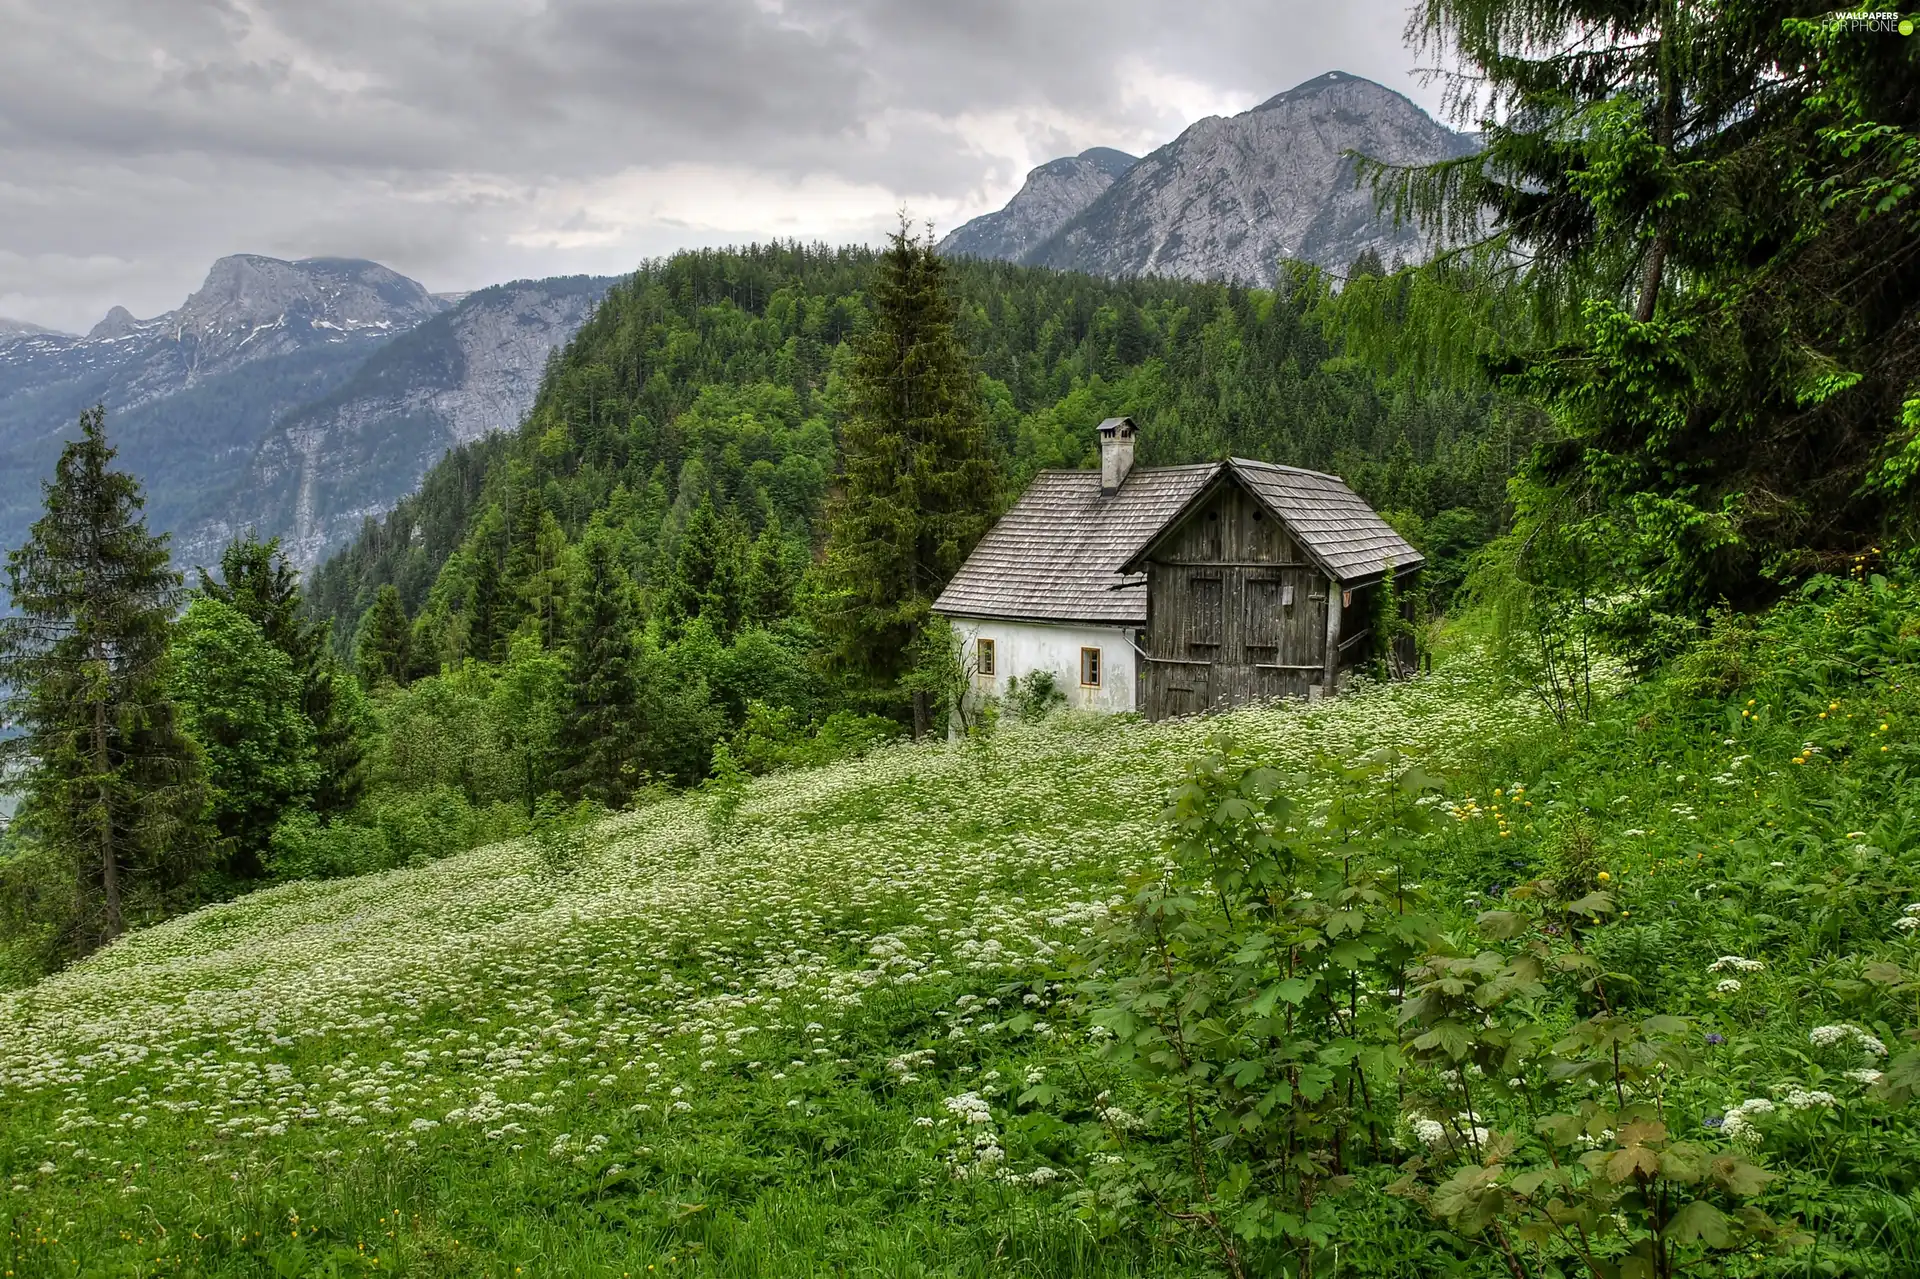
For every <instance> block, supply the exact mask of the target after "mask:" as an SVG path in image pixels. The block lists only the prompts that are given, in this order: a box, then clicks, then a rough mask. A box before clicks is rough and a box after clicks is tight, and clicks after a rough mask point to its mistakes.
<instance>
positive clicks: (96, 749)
mask: <svg viewBox="0 0 1920 1279" xmlns="http://www.w3.org/2000/svg"><path fill="white" fill-rule="evenodd" d="M108 772H109V769H108V759H107V703H106V701H105V700H104V699H102V698H98V697H96V698H95V700H94V703H93V780H94V786H95V788H96V790H97V792H98V794H99V799H100V885H101V887H102V889H103V890H104V891H105V892H106V897H107V919H106V927H105V930H104V931H105V933H106V940H107V941H112V940H113V939H114V938H115V937H118V936H119V935H120V930H121V928H122V926H123V925H122V920H121V915H120V867H119V865H118V864H117V861H116V859H115V857H114V854H113V806H112V804H111V803H110V802H109V798H108V797H109V794H110V788H109V786H108V785H107V776H108Z"/></svg>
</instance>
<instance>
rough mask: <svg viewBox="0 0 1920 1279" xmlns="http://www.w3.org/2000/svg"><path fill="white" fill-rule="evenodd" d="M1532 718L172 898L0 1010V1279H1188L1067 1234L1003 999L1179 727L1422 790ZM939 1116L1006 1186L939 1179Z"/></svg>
mask: <svg viewBox="0 0 1920 1279" xmlns="http://www.w3.org/2000/svg"><path fill="white" fill-rule="evenodd" d="M1534 723H1535V717H1534V716H1533V715H1532V714H1531V713H1530V712H1529V711H1528V710H1527V709H1526V707H1525V705H1524V703H1522V702H1518V701H1515V700H1513V699H1511V698H1508V697H1505V696H1503V695H1500V694H1498V693H1496V692H1494V691H1492V689H1491V686H1490V684H1489V682H1488V680H1487V679H1486V676H1485V672H1484V671H1482V670H1480V669H1478V668H1477V667H1475V666H1474V665H1473V664H1472V663H1470V662H1462V663H1459V664H1457V665H1456V666H1455V667H1453V668H1451V670H1449V671H1448V672H1443V674H1442V675H1440V676H1438V677H1436V678H1433V679H1431V680H1428V681H1424V682H1422V683H1419V684H1414V685H1404V686H1399V687H1393V688H1386V689H1375V690H1371V691H1367V692H1364V693H1361V694H1359V695H1356V696H1352V697H1349V698H1345V699H1342V700H1339V701H1337V702H1333V703H1328V704H1325V705H1321V706H1315V707H1305V706H1301V705H1295V706H1289V707H1285V708H1280V709H1267V710H1255V711H1248V712H1243V713H1240V714H1236V715H1233V716H1230V717H1226V718H1225V719H1223V720H1220V721H1210V722H1200V723H1180V724H1163V725H1152V726H1150V725H1144V724H1140V723H1136V722H1112V721H1095V720H1079V719H1071V718H1062V719H1059V720H1056V721H1054V722H1051V723H1048V724H1044V725H1039V726H1034V727H1031V728H1021V729H1017V730H1013V731H1008V732H1005V733H1003V734H1002V735H1000V736H999V737H997V738H995V739H993V740H991V741H989V742H986V743H974V744H963V745H946V744H937V745H923V746H899V747H893V748H887V749H883V750H881V751H879V752H877V753H875V754H873V755H871V756H869V757H867V758H865V759H863V760H859V761H856V762H853V763H850V764H846V765H843V766H838V767H832V768H826V769H819V770H813V771H808V772H800V773H793V774H786V775H780V776H776V777H772V778H767V779H763V780H761V781H759V782H756V783H755V784H754V785H753V786H752V788H751V790H750V791H749V793H748V795H747V797H746V799H745V802H744V803H743V804H742V806H741V807H740V809H739V811H738V813H737V815H736V816H735V817H734V818H733V820H732V822H731V824H730V825H729V826H727V827H726V828H724V829H719V830H716V829H714V828H713V826H712V824H710V823H709V821H708V816H707V813H706V811H705V804H706V801H705V800H703V799H702V798H699V797H688V798H683V799H679V800H675V801H671V802H668V803H664V804H661V805H658V806H656V807H652V808H648V809H646V810H644V811H641V812H637V813H631V814H626V815H622V816H619V817H616V818H613V819H611V820H609V821H608V822H607V823H605V824H604V825H603V826H602V827H600V828H599V829H598V830H597V831H596V832H595V836H596V838H595V841H594V843H595V847H594V849H593V851H592V852H591V853H590V854H589V855H588V856H587V857H586V859H585V860H584V861H583V862H582V863H581V864H580V865H579V866H578V867H576V868H575V869H573V870H572V871H570V872H565V873H557V874H556V873H554V872H551V871H549V870H547V869H546V868H544V866H543V865H542V863H541V861H540V859H539V858H538V857H537V856H536V855H535V853H534V852H533V850H532V849H531V848H530V847H528V846H526V845H525V844H522V843H515V844H506V845H500V846H496V847H492V848H487V849H482V850H478V851H476V852H473V853H470V854H467V855H463V856H459V857H454V858H451V859H449V860H447V861H443V862H440V863H437V864H434V865H432V866H429V867H427V868H424V869H419V870H409V871H401V872H395V873H390V874H384V875H376V876H368V877H363V878H360V879H353V880H345V881H333V882H327V883H318V884H297V885H291V886H287V887H282V888H276V889H272V890H268V891H265V892H260V893H256V894H253V895H251V896H249V897H246V898H244V899H241V900H239V901H236V902H232V903H228V904H225V905H220V906H215V907H210V908H208V909H205V910H202V911H199V912H196V913H195V914H193V915H190V916H187V917H184V918H181V919H179V920H176V921H173V922H171V923H168V924H165V925H162V926H160V927H156V928H153V929H150V930H148V931H145V932H143V933H140V934H138V935H135V936H132V937H129V938H127V939H125V940H123V941H122V942H120V943H119V944H117V945H115V946H114V947H112V948H111V949H109V950H108V951H106V952H103V953H101V954H99V955H96V956H94V957H93V958H92V959H90V960H88V961H87V962H85V963H83V964H80V965H78V966H76V967H75V968H73V969H71V970H70V971H67V972H64V973H62V974H59V975H58V976H55V977H53V978H50V979H48V980H46V981H44V982H41V983H40V984H39V985H37V986H35V987H33V988H31V989H28V990H26V991H22V992H18V993H15V994H12V995H9V996H6V997H5V999H4V1002H0V1105H4V1114H5V1126H4V1138H3V1141H4V1146H3V1147H0V1178H3V1179H0V1191H4V1190H6V1189H7V1188H8V1187H10V1188H11V1190H10V1193H8V1200H7V1202H8V1211H9V1213H10V1215H11V1217H12V1221H13V1228H14V1232H15V1233H14V1239H13V1243H12V1248H13V1255H12V1257H11V1259H10V1261H9V1265H10V1266H11V1268H12V1269H13V1270H14V1272H15V1273H16V1274H19V1275H23V1276H24V1275H41V1274H95V1273H97V1274H130V1275H131V1274H139V1275H149V1274H222V1275H225V1274H232V1275H241V1274H288V1275H298V1274H327V1273H332V1272H333V1271H338V1272H340V1273H360V1272H362V1271H364V1272H366V1273H374V1272H376V1269H377V1270H378V1271H384V1272H399V1273H407V1274H418V1275H476V1274H497V1275H514V1274H518V1273H525V1274H569V1275H572V1274H579V1275H608V1276H619V1275H627V1274H643V1273H646V1270H647V1267H648V1266H650V1265H651V1266H655V1267H657V1268H658V1269H657V1270H656V1271H655V1273H661V1272H663V1271H664V1272H672V1273H691V1274H711V1275H731V1274H803V1273H804V1274H812V1273H847V1274H872V1275H915V1274H925V1275H955V1276H958V1275H975V1274H980V1275H984V1274H1047V1275H1056V1274H1076V1275H1078V1274H1084V1275H1129V1274H1165V1273H1181V1272H1185V1271H1186V1270H1188V1269H1189V1268H1190V1267H1191V1266H1193V1265H1195V1264H1197V1263H1196V1262H1195V1261H1194V1259H1193V1258H1190V1257H1187V1256H1186V1255H1184V1254H1182V1253H1178V1252H1177V1251H1175V1250H1174V1249H1173V1247H1172V1245H1170V1244H1168V1243H1167V1242H1165V1241H1163V1240H1160V1239H1157V1238H1155V1237H1152V1236H1150V1235H1142V1236H1138V1237H1135V1238H1133V1239H1130V1240H1129V1239H1099V1240H1096V1239H1094V1238H1093V1237H1092V1236H1091V1235H1090V1234H1089V1232H1088V1230H1087V1229H1086V1228H1084V1227H1082V1226H1080V1225H1078V1224H1076V1223H1075V1222H1074V1221H1073V1220H1072V1219H1071V1217H1070V1215H1069V1213H1068V1212H1067V1211H1066V1209H1065V1207H1064V1204H1065V1199H1064V1196H1065V1195H1066V1194H1067V1193H1068V1191H1069V1188H1070V1187H1071V1186H1072V1185H1073V1184H1074V1181H1075V1174H1074V1172H1073V1169H1072V1167H1071V1166H1061V1165H1070V1163H1071V1160H1072V1159H1073V1157H1074V1152H1073V1149H1072V1148H1071V1144H1070V1143H1066V1142H1064V1141H1062V1140H1060V1139H1059V1138H1058V1135H1057V1134H1054V1135H1053V1136H1047V1135H1044V1134H1040V1133H1038V1132H1037V1130H1034V1129H1033V1128H1032V1127H1031V1125H1030V1124H1029V1123H1028V1117H1023V1116H1021V1115H1016V1114H1014V1113H1012V1112H1013V1107H1011V1106H1010V1105H1009V1102H1010V1100H1011V1098H1012V1096H1013V1095H1014V1094H1015V1093H1017V1092H1019V1091H1020V1090H1021V1087H1022V1086H1023V1085H1022V1082H1021V1081H1022V1080H1023V1079H1024V1078H1025V1073H1026V1071H1027V1070H1028V1069H1030V1068H1031V1067H1032V1066H1033V1065H1034V1063H1039V1062H1058V1061H1059V1060H1060V1059H1061V1058H1062V1056H1063V1054H1071V1053H1072V1052H1073V1051H1076V1048H1075V1045H1076V1044H1078V1043H1079V1042H1080V1037H1081V1035H1082V1032H1083V1030H1084V1027H1082V1026H1080V1025H1079V1024H1078V1023H1077V1022H1076V1021H1075V1020H1074V1018H1073V1017H1072V1015H1071V1013H1070V1010H1068V1009H1067V1008H1066V1007H1065V1006H1064V1005H1062V1006H1061V1007H1060V1008H1058V1009H1057V1010H1055V1009H1051V1008H1048V1007H1046V1006H1044V1005H1042V1006H1038V1007H1030V1006H1022V1007H1021V1008H1020V1009H1019V1010H1018V1011H1019V1013H1022V1014H1025V1016H1026V1018H1027V1024H1022V1025H1019V1026H1018V1027H1017V1028H1013V1029H1009V1028H1008V1027H1007V1026H1006V1025H1005V1023H1006V1022H1008V1021H1009V1020H1013V1019H1014V1018H1013V1017H1012V1016H1011V1015H1010V1014H1013V1013H1014V1011H1015V1010H1013V1009H1010V1008H1004V1007H996V1005H997V1004H999V1003H1000V1000H1001V992H1002V991H1003V990H1004V989H1005V988H1006V987H1008V986H1009V984H1010V983H1012V982H1015V981H1019V980H1022V979H1026V978H1030V977H1032V976H1034V975H1036V974H1044V973H1047V972H1049V971H1051V970H1052V968H1053V967H1054V965H1055V964H1056V963H1057V957H1058V955H1059V954H1060V953H1061V952H1062V950H1063V948H1066V947H1070V946H1072V945H1074V944H1076V943H1078V942H1079V941H1081V940H1083V939H1084V938H1085V937H1086V936H1087V935H1089V933H1090V931H1091V930H1092V928H1093V927H1094V926H1095V924H1096V923H1097V922H1098V921H1099V920H1100V919H1101V918H1102V917H1104V915H1105V913H1106V903H1107V901H1108V900H1109V899H1110V898H1114V897H1115V896H1116V895H1117V893H1118V892H1119V890H1120V887H1121V885H1122V883H1123V881H1124V880H1125V879H1126V877H1127V876H1128V875H1129V874H1132V873H1135V872H1137V871H1140V870H1142V869H1144V868H1147V867H1150V866H1152V865H1154V864H1156V861H1157V859H1159V858H1161V857H1162V856H1163V853H1162V849H1161V843H1160V832H1159V811H1160V808H1161V806H1162V803H1163V798H1164V795H1165V792H1166V790H1167V787H1168V786H1169V784H1170V783H1171V782H1173V781H1174V780H1175V779H1176V778H1177V777H1178V775H1179V773H1180V770H1181V768H1182V766H1183V765H1184V763H1185V761H1186V760H1188V759H1190V758H1191V757H1193V756H1194V755H1195V754H1197V753H1198V752H1199V750H1200V749H1201V748H1202V745H1203V743H1204V741H1205V740H1206V738H1207V737H1208V736H1209V735H1210V734H1212V733H1214V732H1216V731H1219V730H1220V729H1222V728H1226V729H1229V730H1231V731H1232V732H1234V733H1236V734H1238V735H1240V736H1241V737H1243V738H1245V739H1247V740H1249V741H1251V742H1254V743H1256V744H1257V745H1258V746H1259V747H1260V748H1261V749H1262V750H1263V751H1264V752H1266V753H1268V754H1270V755H1271V756H1273V757H1275V758H1281V759H1287V760H1291V761H1295V762H1299V763H1302V764H1304V763H1305V762H1306V761H1307V760H1309V759H1311V758H1312V757H1313V756H1314V755H1315V754H1316V753H1318V752H1322V751H1331V752H1334V753H1336V754H1355V753H1359V752H1362V751H1364V750H1367V749H1369V748H1371V747H1373V746H1375V745H1380V744H1387V743H1398V744H1402V745H1408V746H1412V747H1414V748H1415V749H1418V750H1421V751H1422V752H1423V753H1426V754H1429V755H1432V756H1434V757H1435V758H1436V759H1438V760H1440V761H1442V762H1452V763H1455V764H1459V763H1463V762H1464V761H1465V759H1466V758H1467V757H1468V755H1469V754H1470V753H1471V752H1472V751H1473V750H1474V749H1476V748H1477V744H1479V743H1482V742H1484V741H1485V740H1486V739H1487V738H1488V736H1489V734H1498V733H1500V732H1503V731H1507V729H1508V728H1510V727H1513V726H1529V725H1532V724H1534ZM1050 1023H1051V1024H1050ZM928 1050H930V1054H929V1056H928V1058H927V1059H926V1064H924V1065H922V1066H919V1067H911V1066H902V1065H899V1064H897V1062H898V1059H899V1058H900V1057H901V1055H902V1054H904V1053H909V1052H914V1051H928ZM889 1063H896V1064H894V1065H892V1066H890V1064H889ZM993 1072H998V1075H997V1077H996V1076H995V1075H994V1074H993ZM967 1091H978V1092H980V1093H982V1094H983V1095H984V1096H986V1098H987V1099H988V1100H989V1102H990V1103H991V1104H992V1106H993V1107H994V1113H995V1120H996V1122H995V1124H994V1125H991V1127H992V1128H993V1130H994V1131H996V1132H1001V1133H1002V1134H1003V1139H1004V1140H1005V1142H1006V1143H1007V1151H1008V1155H1009V1158H1008V1163H1007V1167H1008V1168H1009V1169H1010V1170H1011V1171H1012V1172H1013V1173H1014V1174H1016V1175H1017V1177H1018V1180H1014V1179H962V1178H956V1177H955V1176H954V1175H953V1172H952V1166H951V1164H950V1162H949V1159H948V1154H949V1151H950V1149H951V1147H952V1144H953V1141H954V1140H955V1138H954V1135H953V1132H952V1129H953V1125H954V1120H953V1116H952V1115H951V1114H950V1113H949V1112H948V1111H947V1110H946V1109H944V1108H943V1101H944V1099H946V1098H948V1097H951V1096H956V1095H958V1094H961V1093H963V1092H967ZM920 1119H924V1120H931V1121H933V1122H932V1123H931V1124H930V1125H929V1124H917V1123H916V1122H915V1121H916V1120H920ZM563 1139H564V1140H563ZM1039 1169H1047V1170H1049V1171H1052V1172H1056V1173H1057V1174H1058V1175H1057V1176H1056V1177H1054V1178H1053V1179H1051V1180H1048V1179H1047V1176H1046V1173H1041V1175H1040V1177H1039V1178H1038V1179H1037V1180H1036V1179H1034V1177H1033V1174H1034V1173H1035V1172H1036V1170H1039ZM376 1255H377V1256H378V1261H377V1263H376V1262H375V1261H374V1259H373V1258H374V1257H375V1256H376ZM328 1267H332V1268H333V1270H329V1269H328Z"/></svg>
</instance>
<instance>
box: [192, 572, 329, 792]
mask: <svg viewBox="0 0 1920 1279" xmlns="http://www.w3.org/2000/svg"><path fill="white" fill-rule="evenodd" d="M200 593H201V594H203V595H206V596H209V597H211V598H213V599H216V600H219V601H220V602H221V603H223V604H228V605H231V606H232V607H233V608H235V609H237V610H239V611H240V613H241V614H243V615H244V616H246V617H247V618H248V619H250V620H251V621H252V622H253V624H254V625H255V626H258V627H259V628H260V631H261V634H263V635H264V636H266V639H267V642H268V643H270V644H272V645H273V646H274V647H275V648H277V649H279V650H280V651H281V652H282V653H285V654H286V655H287V657H288V659H289V660H290V661H291V662H292V663H293V669H294V672H295V674H296V675H297V676H298V678H299V680H300V709H301V712H302V713H303V714H304V715H305V716H306V718H307V722H308V723H309V724H311V725H312V726H313V754H314V760H315V762H316V763H317V764H318V766H319V770H320V778H319V781H318V782H317V783H316V784H315V786H314V788H313V793H312V803H313V808H314V811H315V812H317V813H319V814H321V815H322V816H330V815H332V814H334V813H341V812H345V811H347V810H348V809H350V808H352V807H353V806H354V805H355V804H356V803H358V802H359V799H360V796H361V794H362V793H363V792H364V790H365V789H366V768H365V764H366V743H365V741H364V740H363V739H362V736H361V729H362V725H361V723H360V717H359V713H358V712H359V708H360V700H359V698H358V697H356V696H355V695H354V690H352V689H350V688H349V687H348V686H347V679H346V676H345V674H344V673H343V672H342V671H341V669H340V666H339V663H338V661H336V659H335V658H334V656H333V645H332V642H331V639H330V637H329V634H328V632H329V630H330V629H331V628H330V627H329V625H328V624H327V623H326V622H315V621H312V620H311V619H309V618H308V616H307V613H306V609H305V601H304V599H303V598H302V597H301V591H300V574H299V571H298V570H297V569H295V568H294V567H293V565H292V564H291V563H289V562H288V560H287V557H286V555H285V553H284V552H282V551H281V549H280V539H279V538H277V537H273V538H268V539H267V540H266V541H264V542H262V541H261V540H260V539H259V538H258V537H256V536H254V535H252V534H249V535H247V536H246V537H239V538H235V539H234V540H233V541H231V542H229V543H228V544H227V547H226V549H225V550H224V551H222V552H221V555H220V580H215V579H214V578H213V577H211V576H210V575H209V574H208V573H207V571H206V570H205V569H201V570H200Z"/></svg>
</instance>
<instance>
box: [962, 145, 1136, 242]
mask: <svg viewBox="0 0 1920 1279" xmlns="http://www.w3.org/2000/svg"><path fill="white" fill-rule="evenodd" d="M1138 159H1139V157H1137V156H1131V155H1128V154H1127V153H1126V152H1125V151H1116V150H1114V149H1113V148H1112V147H1091V148H1089V149H1088V150H1085V151H1082V152H1081V153H1080V154H1079V155H1069V156H1063V157H1062V158H1060V159H1058V160H1049V161H1047V163H1045V164H1043V165H1041V166H1040V167H1039V168H1037V169H1035V170H1033V171H1032V172H1031V173H1029V174H1027V180H1026V183H1025V184H1024V185H1023V186H1022V187H1021V188H1020V190H1019V191H1018V192H1016V193H1015V194H1014V197H1013V199H1011V200H1009V201H1007V205H1006V207H1005V208H1003V209H997V210H995V211H994V212H992V213H983V214H981V215H980V216H979V217H977V218H975V219H973V221H971V222H968V223H965V224H963V225H961V226H959V227H956V228H955V229H954V230H953V231H951V232H950V233H948V235H947V236H946V238H945V239H943V240H941V241H940V245H939V248H940V252H942V253H947V254H953V255H956V256H962V257H970V258H1001V259H1004V260H1006V261H1009V262H1018V261H1021V260H1022V259H1023V258H1025V256H1026V255H1027V254H1028V253H1030V252H1032V251H1033V250H1034V249H1036V248H1038V247H1039V246H1040V245H1042V244H1044V243H1045V242H1046V241H1047V240H1048V239H1049V238H1050V237H1051V236H1052V235H1053V233H1054V232H1055V231H1058V230H1059V229H1060V228H1061V227H1062V226H1064V225H1065V224H1066V222H1067V220H1068V219H1069V218H1071V217H1073V215H1074V214H1076V213H1078V212H1080V211H1081V210H1082V209H1084V208H1086V207H1087V206H1088V205H1089V204H1092V203H1093V202H1094V201H1095V200H1097V199H1099V198H1100V194H1101V193H1102V192H1103V191H1105V190H1106V189H1107V188H1108V187H1110V186H1112V185H1113V183H1114V181H1115V179H1117V178H1119V177H1120V176H1121V175H1122V174H1124V173H1125V172H1126V171H1127V170H1128V169H1130V168H1132V167H1133V166H1134V164H1135V163H1137V162H1138Z"/></svg>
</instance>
